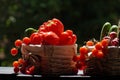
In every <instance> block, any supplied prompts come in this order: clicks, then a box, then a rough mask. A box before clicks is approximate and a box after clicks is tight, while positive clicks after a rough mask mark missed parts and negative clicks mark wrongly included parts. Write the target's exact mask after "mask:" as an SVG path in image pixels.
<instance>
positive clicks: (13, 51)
mask: <svg viewBox="0 0 120 80" xmlns="http://www.w3.org/2000/svg"><path fill="white" fill-rule="evenodd" d="M10 52H11V55H12V56H15V55H17V54H18V49H17V48H12V49H11V51H10Z"/></svg>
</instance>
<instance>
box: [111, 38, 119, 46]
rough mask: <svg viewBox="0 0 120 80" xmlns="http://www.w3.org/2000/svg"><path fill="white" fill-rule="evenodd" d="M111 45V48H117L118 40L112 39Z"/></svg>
mask: <svg viewBox="0 0 120 80" xmlns="http://www.w3.org/2000/svg"><path fill="white" fill-rule="evenodd" d="M111 45H112V46H118V45H119V39H118V38H114V39H113V40H112V41H111Z"/></svg>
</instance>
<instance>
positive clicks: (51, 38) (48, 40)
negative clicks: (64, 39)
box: [43, 32, 59, 45]
mask: <svg viewBox="0 0 120 80" xmlns="http://www.w3.org/2000/svg"><path fill="white" fill-rule="evenodd" d="M43 44H46V45H58V44H59V37H58V35H57V34H55V33H54V32H46V33H45V34H44V40H43Z"/></svg>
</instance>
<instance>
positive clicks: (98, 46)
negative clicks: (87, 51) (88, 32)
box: [95, 42, 102, 50]
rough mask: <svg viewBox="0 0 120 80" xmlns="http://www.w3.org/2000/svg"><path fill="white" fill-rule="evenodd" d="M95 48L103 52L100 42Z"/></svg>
mask: <svg viewBox="0 0 120 80" xmlns="http://www.w3.org/2000/svg"><path fill="white" fill-rule="evenodd" d="M95 48H96V49H98V50H102V44H101V43H100V42H97V43H96V44H95Z"/></svg>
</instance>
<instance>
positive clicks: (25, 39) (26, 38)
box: [23, 37, 31, 45]
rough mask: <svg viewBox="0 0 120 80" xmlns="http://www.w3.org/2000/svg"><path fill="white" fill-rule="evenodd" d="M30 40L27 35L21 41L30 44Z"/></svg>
mask: <svg viewBox="0 0 120 80" xmlns="http://www.w3.org/2000/svg"><path fill="white" fill-rule="evenodd" d="M30 42H31V40H30V38H29V37H24V38H23V43H25V44H27V45H28V44H30Z"/></svg>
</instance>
